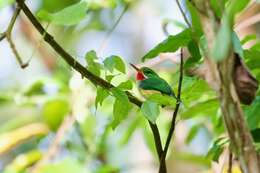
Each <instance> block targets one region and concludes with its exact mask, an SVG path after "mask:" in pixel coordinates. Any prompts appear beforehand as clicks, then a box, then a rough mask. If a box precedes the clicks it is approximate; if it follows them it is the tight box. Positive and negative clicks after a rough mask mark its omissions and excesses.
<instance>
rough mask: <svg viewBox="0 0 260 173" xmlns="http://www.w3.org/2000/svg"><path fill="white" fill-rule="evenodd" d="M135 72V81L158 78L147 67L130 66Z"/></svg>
mask: <svg viewBox="0 0 260 173" xmlns="http://www.w3.org/2000/svg"><path fill="white" fill-rule="evenodd" d="M130 65H131V66H132V67H133V68H134V69H135V70H136V71H137V74H136V80H144V79H147V78H150V77H158V75H157V74H156V73H155V72H154V71H153V70H152V69H150V68H148V67H142V68H138V67H136V66H135V65H134V64H130Z"/></svg>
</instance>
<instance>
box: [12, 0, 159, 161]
mask: <svg viewBox="0 0 260 173" xmlns="http://www.w3.org/2000/svg"><path fill="white" fill-rule="evenodd" d="M16 2H17V4H18V5H19V7H20V8H21V9H22V10H23V12H24V13H25V15H26V16H27V17H28V19H29V20H30V22H31V23H32V24H33V25H34V27H35V29H36V30H37V31H38V32H39V33H40V34H41V35H42V37H43V39H44V40H45V41H46V42H47V43H48V44H49V45H50V46H51V47H52V48H53V49H54V50H55V51H56V52H57V53H58V54H59V55H60V56H61V58H63V59H64V60H65V61H66V62H67V63H68V64H69V65H70V66H71V67H72V68H73V69H75V70H76V71H78V72H79V73H80V74H81V75H82V76H84V77H85V78H87V79H89V80H90V81H91V82H92V83H94V84H96V85H99V86H101V87H103V88H105V89H108V90H109V89H111V88H114V87H115V86H113V85H112V84H110V83H109V82H107V81H105V80H104V79H102V78H99V77H98V76H96V75H94V74H92V73H91V72H90V71H88V70H87V69H86V68H85V67H84V66H82V65H81V64H80V63H79V62H78V61H76V60H75V59H74V58H73V57H72V56H71V55H70V54H69V53H68V52H66V51H65V50H64V49H63V48H62V47H61V46H60V45H59V44H58V43H57V42H56V41H55V40H54V38H53V37H52V36H51V35H50V34H49V33H48V32H46V31H45V29H44V28H43V26H42V25H41V24H40V22H39V21H38V20H37V19H36V18H35V16H34V15H33V14H32V12H31V10H30V9H29V8H28V7H27V5H26V4H25V3H24V2H23V0H16ZM126 94H127V96H128V98H129V100H130V102H132V103H133V104H135V105H137V106H138V107H141V105H142V102H141V101H140V100H139V99H137V98H136V97H134V96H133V95H132V94H131V93H130V92H127V91H126ZM149 125H150V127H151V129H152V132H153V136H154V141H155V146H156V150H157V154H158V157H160V156H161V154H162V151H163V149H162V144H161V137H160V133H159V130H158V127H157V125H156V124H153V123H151V122H150V121H149Z"/></svg>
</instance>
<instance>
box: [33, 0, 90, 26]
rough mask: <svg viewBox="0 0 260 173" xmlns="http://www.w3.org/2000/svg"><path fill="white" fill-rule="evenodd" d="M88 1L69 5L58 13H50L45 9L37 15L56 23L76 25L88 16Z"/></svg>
mask: <svg viewBox="0 0 260 173" xmlns="http://www.w3.org/2000/svg"><path fill="white" fill-rule="evenodd" d="M86 12H87V3H86V2H85V1H81V2H78V3H76V4H73V5H71V6H68V7H66V8H64V9H62V10H61V11H58V12H56V13H49V12H47V11H45V10H41V11H39V13H38V14H37V16H38V17H39V18H40V19H42V20H45V21H48V22H52V23H54V24H56V25H65V26H69V25H75V24H78V23H79V22H80V21H81V20H83V19H84V18H85V17H86V14H87V13H86Z"/></svg>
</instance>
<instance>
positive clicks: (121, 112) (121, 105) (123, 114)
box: [111, 99, 131, 129]
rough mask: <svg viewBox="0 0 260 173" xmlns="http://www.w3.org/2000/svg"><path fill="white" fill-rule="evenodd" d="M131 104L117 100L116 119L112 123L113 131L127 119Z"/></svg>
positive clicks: (114, 113)
mask: <svg viewBox="0 0 260 173" xmlns="http://www.w3.org/2000/svg"><path fill="white" fill-rule="evenodd" d="M130 108H131V107H130V104H129V103H128V102H126V103H125V102H122V100H120V99H116V100H115V103H114V106H113V116H114V119H113V121H112V123H111V126H112V128H113V129H115V128H116V127H117V126H118V125H119V124H120V123H121V122H122V121H123V120H124V119H126V118H127V115H128V112H129V111H130Z"/></svg>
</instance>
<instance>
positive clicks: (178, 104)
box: [159, 49, 183, 173]
mask: <svg viewBox="0 0 260 173" xmlns="http://www.w3.org/2000/svg"><path fill="white" fill-rule="evenodd" d="M180 59H181V62H180V76H179V84H178V93H177V102H176V107H175V109H174V112H173V115H172V121H171V127H170V130H169V133H168V136H167V139H166V143H165V147H164V149H163V154H162V155H161V158H160V168H159V173H166V172H167V170H164V168H163V165H164V164H165V158H166V155H167V151H168V148H169V145H170V142H171V139H172V135H173V133H174V130H175V124H176V118H177V114H178V110H179V107H180V104H181V101H180V100H181V87H182V79H183V50H182V49H181V56H180Z"/></svg>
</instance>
